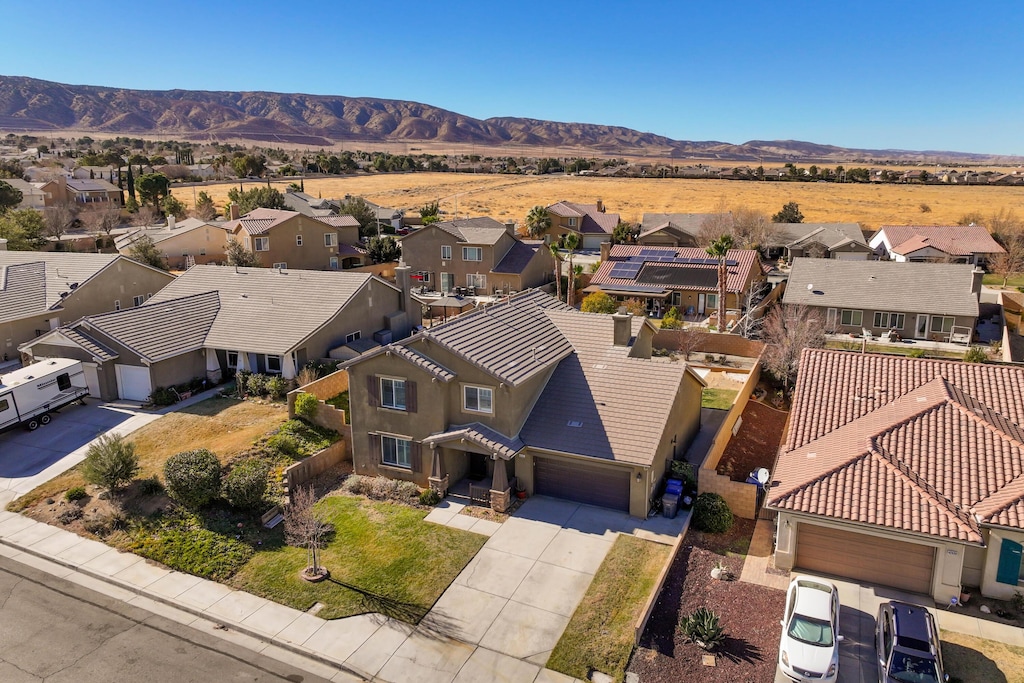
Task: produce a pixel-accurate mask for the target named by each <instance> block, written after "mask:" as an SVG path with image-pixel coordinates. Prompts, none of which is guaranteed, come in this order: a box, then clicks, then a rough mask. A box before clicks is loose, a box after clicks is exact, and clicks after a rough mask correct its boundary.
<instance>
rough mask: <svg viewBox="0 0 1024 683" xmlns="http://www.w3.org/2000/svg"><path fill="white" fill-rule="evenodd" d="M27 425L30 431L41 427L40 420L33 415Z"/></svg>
mask: <svg viewBox="0 0 1024 683" xmlns="http://www.w3.org/2000/svg"><path fill="white" fill-rule="evenodd" d="M25 427H26V428H27V429H28V431H30V432H34V431H36V430H37V429H39V420H37V419H36V418H34V417H33V418H32V419H31V420H29V421H28V422H26V423H25Z"/></svg>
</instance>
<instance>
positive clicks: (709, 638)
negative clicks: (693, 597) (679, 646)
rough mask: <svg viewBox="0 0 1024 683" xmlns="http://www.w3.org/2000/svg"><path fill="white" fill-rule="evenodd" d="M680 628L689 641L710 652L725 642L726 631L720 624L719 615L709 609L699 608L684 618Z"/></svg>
mask: <svg viewBox="0 0 1024 683" xmlns="http://www.w3.org/2000/svg"><path fill="white" fill-rule="evenodd" d="M680 626H681V627H682V629H683V635H685V636H686V639H687V640H688V641H690V642H691V643H696V644H697V645H698V646H700V647H701V648H703V649H705V650H707V651H708V652H710V651H712V650H714V649H715V648H716V647H718V646H719V645H720V644H721V643H722V641H723V640H725V629H724V628H722V625H721V624H720V623H718V615H717V614H715V613H714V612H713V611H711V610H709V609H708V608H707V607H698V608H697V609H696V611H694V612H693V614H691V615H689V616H685V617H683V618H682V620H681V621H680Z"/></svg>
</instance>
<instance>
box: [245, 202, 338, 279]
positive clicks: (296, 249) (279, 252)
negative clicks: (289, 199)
mask: <svg viewBox="0 0 1024 683" xmlns="http://www.w3.org/2000/svg"><path fill="white" fill-rule="evenodd" d="M353 230H355V231H356V233H358V229H356V228H341V230H340V232H341V234H339V229H338V228H334V227H332V226H330V225H327V224H326V223H322V222H320V221H318V220H316V219H315V218H311V217H309V216H303V215H302V214H296V215H295V216H292V217H291V218H289V219H287V220H286V221H284V222H282V223H280V224H279V225H275V226H274V227H273V228H271V229H270V231H269V232H267V233H266V234H264V235H255V236H249V235H248V233H246V232H245V231H244V230H242V228H241V227H238V228H236V229H235V234H234V237H235V239H237V240H239V241H240V242H242V243H243V244H246V243H247V242H246V240H247V239H248V246H249V248H250V249H255V247H256V242H255V239H256V237H269V238H270V245H269V247H270V249H269V251H256V252H254V253H255V254H256V256H257V257H258V258H259V260H260V263H261V265H263V266H264V267H267V268H269V267H271V266H272V265H273V264H275V263H287V264H288V268H289V270H330V269H331V257H332V256H338V248H337V246H334V247H325V246H324V235H325V234H328V233H331V234H333V235H335V241H336V242H338V243H341V244H354V243H355V242H354V241H352V242H346V241H344V240H343V239H342V235H345V236H346V237H348V238H349V239H351V235H352V231H353ZM300 234H301V235H302V246H301V247H300V246H297V245H296V244H295V237H296V235H300ZM342 261H344V259H342V258H340V257H339V263H338V268H339V269H340V268H341V266H342Z"/></svg>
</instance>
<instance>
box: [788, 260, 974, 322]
mask: <svg viewBox="0 0 1024 683" xmlns="http://www.w3.org/2000/svg"><path fill="white" fill-rule="evenodd" d="M973 270H974V267H973V266H969V265H962V264H950V263H915V264H908V263H896V262H894V261H846V260H841V259H823V258H797V259H793V266H792V269H791V270H790V273H789V284H788V285H787V286H786V293H785V295H784V296H783V301H784V302H785V303H787V304H804V305H807V306H827V307H831V308H857V309H868V310H888V311H896V312H900V313H930V314H934V315H962V316H970V317H977V315H978V295H977V294H976V293H973V292H972V291H971V289H972V288H973V283H974V274H973ZM938 283H941V286H936V285H937V284H938Z"/></svg>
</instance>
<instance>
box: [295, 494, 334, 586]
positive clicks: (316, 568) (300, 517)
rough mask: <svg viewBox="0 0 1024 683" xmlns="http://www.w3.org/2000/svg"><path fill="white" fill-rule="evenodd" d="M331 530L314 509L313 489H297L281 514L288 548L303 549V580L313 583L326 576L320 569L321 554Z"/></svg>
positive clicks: (325, 571)
mask: <svg viewBox="0 0 1024 683" xmlns="http://www.w3.org/2000/svg"><path fill="white" fill-rule="evenodd" d="M333 530H334V527H333V526H332V525H331V524H330V522H328V521H327V520H325V519H324V516H323V513H322V512H321V511H320V510H318V509H317V508H316V495H315V494H314V493H313V487H312V486H306V487H303V488H298V489H296V490H295V492H294V493H293V494H292V501H291V503H289V504H288V506H287V507H286V508H285V511H284V536H285V540H286V541H287V542H288V545H293V546H296V547H300V548H305V549H306V552H307V555H306V558H307V559H306V562H307V564H306V568H305V569H303V570H302V574H303V576H305V577H308V578H311V579H312V578H319V577H322V576H324V575H326V574H327V570H326V569H325V568H324V567H321V566H320V550H322V549H323V548H324V546H326V545H327V537H328V535H329V534H330V533H331V532H332V531H333Z"/></svg>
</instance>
